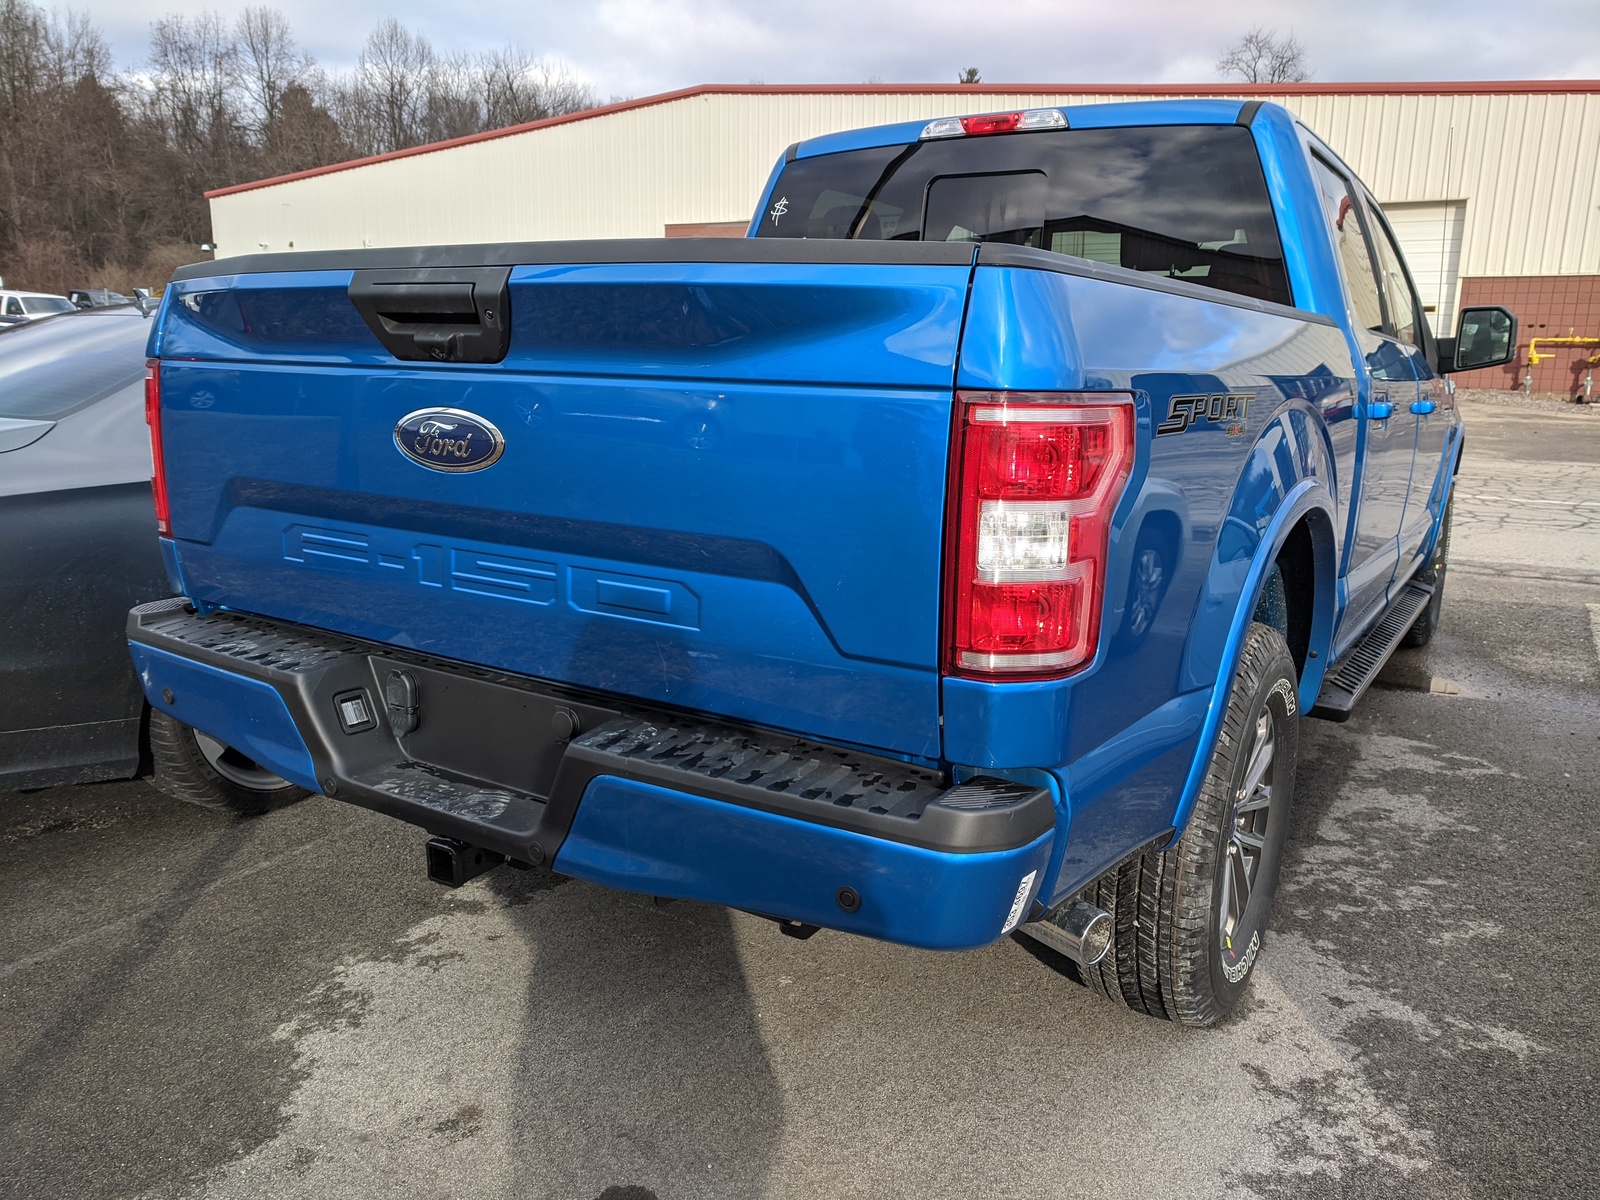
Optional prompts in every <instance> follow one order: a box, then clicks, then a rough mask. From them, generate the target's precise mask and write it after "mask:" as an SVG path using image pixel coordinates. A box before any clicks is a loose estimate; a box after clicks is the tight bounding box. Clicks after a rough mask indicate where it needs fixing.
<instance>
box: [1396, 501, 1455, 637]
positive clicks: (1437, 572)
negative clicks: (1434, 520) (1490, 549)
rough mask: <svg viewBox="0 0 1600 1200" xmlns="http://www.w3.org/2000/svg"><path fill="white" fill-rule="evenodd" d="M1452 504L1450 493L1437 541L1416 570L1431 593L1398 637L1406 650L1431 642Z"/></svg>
mask: <svg viewBox="0 0 1600 1200" xmlns="http://www.w3.org/2000/svg"><path fill="white" fill-rule="evenodd" d="M1455 503H1456V501H1455V495H1454V494H1453V493H1452V494H1451V497H1450V499H1449V500H1447V501H1445V506H1444V519H1443V520H1442V521H1441V522H1440V523H1439V540H1438V541H1437V542H1435V543H1434V545H1433V554H1432V555H1431V556H1430V558H1429V559H1428V565H1427V566H1426V567H1424V568H1423V569H1422V570H1420V571H1418V572H1417V580H1418V582H1420V583H1431V584H1433V596H1432V597H1431V598H1430V599H1429V600H1428V607H1427V608H1425V609H1423V610H1422V615H1421V616H1419V617H1418V618H1417V620H1416V623H1415V624H1413V625H1412V626H1411V628H1410V629H1409V630H1407V631H1406V636H1405V637H1403V638H1401V639H1400V645H1401V646H1402V647H1404V648H1406V649H1408V650H1415V649H1417V648H1418V647H1420V646H1426V645H1427V644H1428V643H1429V642H1431V641H1433V631H1434V630H1436V629H1438V628H1439V613H1440V611H1441V610H1442V609H1443V607H1444V573H1445V570H1446V569H1447V568H1448V567H1449V566H1450V512H1451V510H1452V509H1453V508H1454V507H1455Z"/></svg>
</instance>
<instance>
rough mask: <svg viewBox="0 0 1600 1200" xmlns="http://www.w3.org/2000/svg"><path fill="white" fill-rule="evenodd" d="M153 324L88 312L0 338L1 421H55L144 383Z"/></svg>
mask: <svg viewBox="0 0 1600 1200" xmlns="http://www.w3.org/2000/svg"><path fill="white" fill-rule="evenodd" d="M149 336H150V322H149V321H146V320H145V319H144V318H142V317H140V316H139V315H138V314H137V313H136V312H134V310H133V309H116V308H112V309H104V308H103V309H100V310H99V311H98V312H97V311H96V310H94V309H89V310H87V311H84V312H78V311H77V310H74V311H73V315H71V316H64V317H56V318H52V319H51V320H49V321H39V322H37V323H34V324H30V325H17V326H14V327H13V328H11V329H7V330H5V331H4V332H3V333H0V417H22V418H25V419H32V420H40V421H56V420H60V419H61V418H62V417H64V416H66V415H67V414H68V413H70V412H72V411H73V410H75V409H79V408H83V407H84V406H85V405H88V404H93V403H94V402H95V401H96V400H99V399H101V398H103V397H105V396H108V395H110V394H111V393H112V392H115V391H118V390H119V389H122V388H126V387H131V386H132V385H133V384H136V383H138V382H139V381H140V380H142V379H143V378H144V361H145V360H144V346H145V339H146V338H148V337H149Z"/></svg>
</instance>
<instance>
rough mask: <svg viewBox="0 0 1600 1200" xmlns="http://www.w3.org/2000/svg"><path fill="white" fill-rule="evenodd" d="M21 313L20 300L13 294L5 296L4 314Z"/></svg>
mask: <svg viewBox="0 0 1600 1200" xmlns="http://www.w3.org/2000/svg"><path fill="white" fill-rule="evenodd" d="M21 315H22V301H21V300H18V299H17V298H16V297H15V296H7V297H6V316H8V317H20V316H21Z"/></svg>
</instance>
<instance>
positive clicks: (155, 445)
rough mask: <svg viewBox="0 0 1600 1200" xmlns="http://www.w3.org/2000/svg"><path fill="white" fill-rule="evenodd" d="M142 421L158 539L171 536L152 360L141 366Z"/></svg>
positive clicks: (156, 367)
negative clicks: (147, 440) (147, 438)
mask: <svg viewBox="0 0 1600 1200" xmlns="http://www.w3.org/2000/svg"><path fill="white" fill-rule="evenodd" d="M144 421H145V424H146V425H148V426H150V490H151V492H152V493H154V495H155V500H156V532H157V533H158V534H160V535H161V536H162V537H171V536H172V520H171V518H170V516H169V514H168V511H167V464H166V458H165V456H164V455H163V454H162V450H161V363H160V362H159V361H157V360H156V359H153V358H152V359H149V360H148V361H146V363H145V365H144Z"/></svg>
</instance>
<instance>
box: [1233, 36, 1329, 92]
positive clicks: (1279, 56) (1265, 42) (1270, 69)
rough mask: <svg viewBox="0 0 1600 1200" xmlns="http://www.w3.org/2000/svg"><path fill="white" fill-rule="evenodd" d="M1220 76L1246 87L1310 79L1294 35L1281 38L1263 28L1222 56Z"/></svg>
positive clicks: (1303, 56)
mask: <svg viewBox="0 0 1600 1200" xmlns="http://www.w3.org/2000/svg"><path fill="white" fill-rule="evenodd" d="M1217 74H1218V75H1220V76H1222V77H1223V78H1224V79H1227V78H1229V77H1230V76H1237V77H1238V78H1239V79H1240V80H1242V81H1243V82H1245V83H1304V82H1305V81H1306V80H1308V79H1310V78H1311V71H1310V69H1309V68H1308V67H1307V66H1306V50H1305V47H1304V46H1302V45H1301V44H1300V39H1299V38H1297V37H1295V36H1294V34H1292V33H1290V34H1288V35H1286V36H1284V37H1281V38H1280V37H1279V36H1278V31H1277V30H1275V29H1267V28H1265V27H1264V26H1261V25H1257V26H1256V27H1255V28H1254V29H1252V30H1251V31H1250V32H1249V33H1247V34H1245V35H1244V36H1243V37H1242V38H1240V39H1239V40H1238V41H1237V42H1235V43H1234V44H1233V45H1232V46H1229V47H1228V48H1227V49H1226V50H1224V51H1223V52H1222V54H1221V56H1219V57H1218V59H1217Z"/></svg>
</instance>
